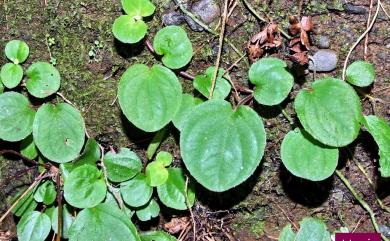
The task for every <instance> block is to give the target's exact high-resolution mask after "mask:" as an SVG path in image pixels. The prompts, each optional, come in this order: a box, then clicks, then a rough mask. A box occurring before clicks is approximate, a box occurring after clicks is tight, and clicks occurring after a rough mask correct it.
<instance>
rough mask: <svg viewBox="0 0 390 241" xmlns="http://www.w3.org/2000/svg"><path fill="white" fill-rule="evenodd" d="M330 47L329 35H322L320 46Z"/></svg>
mask: <svg viewBox="0 0 390 241" xmlns="http://www.w3.org/2000/svg"><path fill="white" fill-rule="evenodd" d="M329 47H330V40H329V37H328V36H325V35H321V36H320V38H319V39H318V48H320V49H328V48H329Z"/></svg>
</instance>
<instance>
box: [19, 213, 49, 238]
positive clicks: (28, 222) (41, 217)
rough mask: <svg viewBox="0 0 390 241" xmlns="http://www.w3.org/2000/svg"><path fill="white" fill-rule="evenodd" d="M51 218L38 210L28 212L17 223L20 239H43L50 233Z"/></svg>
mask: <svg viewBox="0 0 390 241" xmlns="http://www.w3.org/2000/svg"><path fill="white" fill-rule="evenodd" d="M50 227H51V224H50V218H49V216H47V215H46V214H44V213H40V212H38V211H32V212H28V213H26V214H25V215H23V217H22V218H21V219H20V221H19V223H18V225H17V233H18V240H20V241H42V240H46V238H47V236H48V235H49V233H50Z"/></svg>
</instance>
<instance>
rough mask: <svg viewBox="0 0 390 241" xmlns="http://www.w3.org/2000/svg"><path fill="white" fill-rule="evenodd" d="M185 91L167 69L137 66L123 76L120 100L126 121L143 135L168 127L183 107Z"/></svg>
mask: <svg viewBox="0 0 390 241" xmlns="http://www.w3.org/2000/svg"><path fill="white" fill-rule="evenodd" d="M181 93H182V88H181V85H180V83H179V80H178V79H177V77H176V75H175V74H174V73H173V72H172V71H171V70H169V69H168V68H166V67H163V66H161V65H154V66H153V67H152V68H148V67H147V66H146V65H142V64H136V65H133V66H131V67H130V68H129V69H127V70H126V72H125V73H124V74H123V75H122V77H121V80H120V82H119V87H118V99H119V104H120V106H121V109H122V111H123V113H124V114H125V116H126V117H127V119H129V120H130V122H131V123H133V124H134V125H135V126H136V127H138V128H139V129H142V130H144V131H148V132H153V131H157V130H159V129H161V128H163V127H164V126H165V125H166V124H168V123H169V122H170V121H171V120H172V118H173V116H174V115H175V113H176V111H177V110H178V109H179V107H180V101H181Z"/></svg>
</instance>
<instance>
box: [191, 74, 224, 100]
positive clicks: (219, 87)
mask: <svg viewBox="0 0 390 241" xmlns="http://www.w3.org/2000/svg"><path fill="white" fill-rule="evenodd" d="M214 70H215V67H209V68H207V69H206V72H205V73H204V74H202V75H197V76H195V79H194V83H193V84H194V88H195V89H196V90H197V91H199V92H200V93H201V94H202V95H203V96H204V97H206V98H209V96H210V90H211V85H212V81H213V75H214ZM224 74H225V70H224V69H219V70H218V77H217V80H216V82H215V88H214V93H213V99H221V100H223V99H225V98H226V97H227V96H228V95H229V93H230V89H231V86H230V84H229V82H228V80H226V78H230V77H229V76H227V77H225V78H222V76H223V75H224Z"/></svg>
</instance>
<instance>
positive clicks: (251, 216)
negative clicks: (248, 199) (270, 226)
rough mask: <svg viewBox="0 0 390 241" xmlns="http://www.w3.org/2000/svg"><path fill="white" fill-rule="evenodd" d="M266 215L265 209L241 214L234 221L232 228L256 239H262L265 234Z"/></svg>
mask: <svg viewBox="0 0 390 241" xmlns="http://www.w3.org/2000/svg"><path fill="white" fill-rule="evenodd" d="M264 213H265V210H264V209H263V208H259V209H256V210H254V211H253V212H250V213H249V212H245V213H240V214H238V215H237V216H236V218H235V219H234V222H233V224H232V228H233V229H234V230H235V231H236V232H240V231H241V232H247V230H249V232H250V234H251V235H253V236H254V237H256V238H260V237H261V236H262V235H263V234H264V226H265V221H264Z"/></svg>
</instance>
